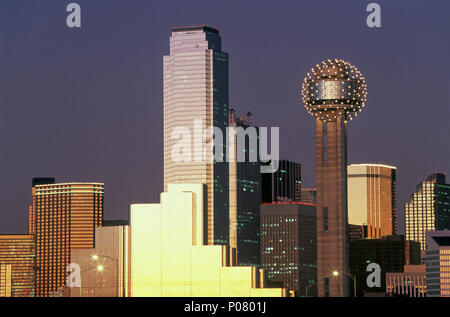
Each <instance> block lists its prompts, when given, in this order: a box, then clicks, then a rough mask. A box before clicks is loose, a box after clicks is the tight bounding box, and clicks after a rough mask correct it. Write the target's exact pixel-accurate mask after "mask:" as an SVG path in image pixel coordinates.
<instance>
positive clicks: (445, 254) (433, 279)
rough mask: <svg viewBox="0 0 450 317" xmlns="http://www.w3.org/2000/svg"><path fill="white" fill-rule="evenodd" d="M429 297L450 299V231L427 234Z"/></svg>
mask: <svg viewBox="0 0 450 317" xmlns="http://www.w3.org/2000/svg"><path fill="white" fill-rule="evenodd" d="M425 265H426V274H427V277H426V280H427V296H428V297H450V231H447V230H439V231H428V232H426V251H425Z"/></svg>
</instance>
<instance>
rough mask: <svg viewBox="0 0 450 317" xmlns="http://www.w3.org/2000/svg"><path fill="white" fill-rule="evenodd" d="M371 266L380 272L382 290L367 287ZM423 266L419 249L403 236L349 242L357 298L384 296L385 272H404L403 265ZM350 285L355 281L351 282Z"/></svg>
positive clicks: (416, 244) (351, 270)
mask: <svg viewBox="0 0 450 317" xmlns="http://www.w3.org/2000/svg"><path fill="white" fill-rule="evenodd" d="M370 263H377V264H378V265H379V266H380V268H381V272H380V273H381V280H380V287H369V286H368V284H367V283H366V280H367V277H368V275H369V274H370V273H371V272H368V271H367V266H368V265H369V264H370ZM409 264H413V265H417V264H420V246H419V243H417V242H414V241H408V240H405V237H404V236H400V235H396V236H385V237H382V238H379V239H364V240H354V241H351V242H350V273H351V274H352V275H354V276H355V277H356V294H357V296H364V294H365V293H374V292H381V293H385V290H386V272H399V273H400V272H403V267H404V265H409ZM348 283H349V285H352V281H351V280H350V279H348Z"/></svg>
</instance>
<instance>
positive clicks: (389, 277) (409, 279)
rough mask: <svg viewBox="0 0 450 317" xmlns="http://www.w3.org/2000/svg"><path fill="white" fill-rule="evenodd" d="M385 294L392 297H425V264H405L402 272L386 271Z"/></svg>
mask: <svg viewBox="0 0 450 317" xmlns="http://www.w3.org/2000/svg"><path fill="white" fill-rule="evenodd" d="M386 294H388V295H389V296H393V297H426V296H427V283H426V276H425V265H424V264H421V265H405V266H404V269H403V272H388V273H386Z"/></svg>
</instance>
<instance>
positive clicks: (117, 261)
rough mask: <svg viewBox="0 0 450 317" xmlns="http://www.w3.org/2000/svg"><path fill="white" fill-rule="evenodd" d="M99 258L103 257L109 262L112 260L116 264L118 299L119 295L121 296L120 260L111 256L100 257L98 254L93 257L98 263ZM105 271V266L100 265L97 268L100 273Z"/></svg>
mask: <svg viewBox="0 0 450 317" xmlns="http://www.w3.org/2000/svg"><path fill="white" fill-rule="evenodd" d="M99 257H102V258H103V259H108V260H111V261H113V262H114V264H115V266H116V272H115V273H116V283H117V285H116V293H117V297H119V294H120V293H119V260H118V259H116V258H113V257H111V256H108V255H100V256H99V255H98V254H94V255H92V259H93V260H94V261H97V260H98V259H99ZM103 269H104V266H103V265H98V266H97V270H98V271H99V272H101V271H103Z"/></svg>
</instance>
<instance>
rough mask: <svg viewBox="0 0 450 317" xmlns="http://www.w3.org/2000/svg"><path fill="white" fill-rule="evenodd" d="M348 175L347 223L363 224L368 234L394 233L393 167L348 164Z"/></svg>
mask: <svg viewBox="0 0 450 317" xmlns="http://www.w3.org/2000/svg"><path fill="white" fill-rule="evenodd" d="M347 177H348V223H349V224H352V225H358V226H366V228H367V236H366V237H367V238H369V239H371V238H374V239H376V238H380V237H383V236H390V235H394V234H395V233H396V227H397V221H396V219H397V207H396V200H397V199H396V196H397V195H396V167H394V166H388V165H383V164H351V165H349V166H348V167H347Z"/></svg>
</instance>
